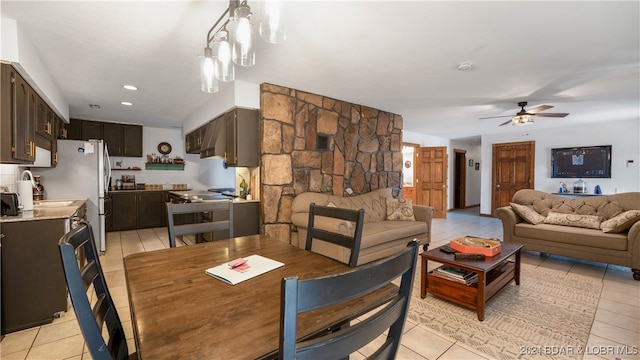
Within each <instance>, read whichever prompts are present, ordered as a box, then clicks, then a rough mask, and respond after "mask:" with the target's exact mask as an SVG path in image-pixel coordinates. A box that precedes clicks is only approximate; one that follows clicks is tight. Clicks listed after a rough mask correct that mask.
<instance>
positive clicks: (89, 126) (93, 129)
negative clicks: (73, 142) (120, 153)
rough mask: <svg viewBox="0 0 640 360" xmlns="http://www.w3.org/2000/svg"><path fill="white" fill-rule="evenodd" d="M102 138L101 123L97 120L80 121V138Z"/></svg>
mask: <svg viewBox="0 0 640 360" xmlns="http://www.w3.org/2000/svg"><path fill="white" fill-rule="evenodd" d="M102 138H103V123H102V122H99V121H85V120H83V121H82V139H80V140H92V139H98V140H100V139H102Z"/></svg>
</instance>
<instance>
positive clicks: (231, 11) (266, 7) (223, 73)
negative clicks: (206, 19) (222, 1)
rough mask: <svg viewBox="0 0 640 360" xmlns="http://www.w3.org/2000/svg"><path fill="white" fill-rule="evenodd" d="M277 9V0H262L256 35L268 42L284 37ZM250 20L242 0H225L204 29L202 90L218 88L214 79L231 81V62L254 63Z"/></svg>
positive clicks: (248, 65) (233, 70)
mask: <svg viewBox="0 0 640 360" xmlns="http://www.w3.org/2000/svg"><path fill="white" fill-rule="evenodd" d="M281 10H282V6H281V2H280V1H277V0H265V1H264V4H263V8H262V11H261V16H260V19H259V25H258V27H259V33H260V37H262V39H263V40H265V41H266V42H268V43H272V44H276V43H279V42H282V41H284V40H285V39H286V32H285V30H284V26H283V25H284V24H283V21H282V11H281ZM227 15H228V18H227V19H226V21H224V22H223V20H224V19H225V17H226V16H227ZM251 20H252V13H251V8H250V7H249V4H248V3H247V1H246V0H245V1H242V2H241V1H240V0H229V7H228V8H227V9H226V10H225V11H224V12H223V13H222V15H221V16H220V18H219V19H218V21H216V22H215V24H213V26H212V27H211V29H209V32H208V33H207V43H206V46H205V48H204V56H203V57H202V58H201V59H200V85H201V90H202V91H204V92H207V93H215V92H218V91H219V90H220V88H219V84H218V81H222V82H230V81H234V80H235V67H234V64H235V65H238V66H244V67H250V66H253V65H255V62H256V52H255V48H256V31H255V30H254V26H253V24H252V22H251ZM212 42H213V43H212Z"/></svg>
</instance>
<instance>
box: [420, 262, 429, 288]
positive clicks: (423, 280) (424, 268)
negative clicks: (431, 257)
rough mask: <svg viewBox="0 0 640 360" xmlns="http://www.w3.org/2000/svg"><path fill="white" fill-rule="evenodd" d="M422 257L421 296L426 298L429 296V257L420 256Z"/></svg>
mask: <svg viewBox="0 0 640 360" xmlns="http://www.w3.org/2000/svg"><path fill="white" fill-rule="evenodd" d="M420 258H422V264H421V267H420V297H421V298H422V299H424V298H425V297H426V296H427V285H428V282H427V281H428V280H427V258H426V257H424V256H420Z"/></svg>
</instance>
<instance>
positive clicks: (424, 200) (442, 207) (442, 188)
mask: <svg viewBox="0 0 640 360" xmlns="http://www.w3.org/2000/svg"><path fill="white" fill-rule="evenodd" d="M417 162H418V164H417V166H416V170H417V172H418V176H417V181H416V185H415V186H414V189H415V190H416V192H417V193H416V196H417V200H418V204H420V205H428V206H433V208H434V210H435V213H434V217H435V218H440V219H444V218H446V217H447V168H448V166H447V147H446V146H438V147H422V148H420V150H419V153H418V161H417Z"/></svg>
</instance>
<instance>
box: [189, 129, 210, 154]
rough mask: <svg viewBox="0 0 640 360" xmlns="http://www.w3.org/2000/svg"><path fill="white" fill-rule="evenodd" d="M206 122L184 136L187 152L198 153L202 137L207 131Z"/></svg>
mask: <svg viewBox="0 0 640 360" xmlns="http://www.w3.org/2000/svg"><path fill="white" fill-rule="evenodd" d="M207 126H208V124H205V125H203V126H201V127H199V128H197V129H195V130H193V131H192V132H190V133H188V134H187V135H186V136H185V141H184V148H185V152H186V153H187V154H200V148H201V147H202V139H203V138H204V134H205V133H206V132H207Z"/></svg>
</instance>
